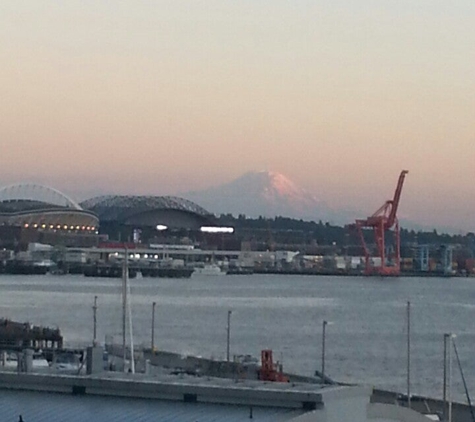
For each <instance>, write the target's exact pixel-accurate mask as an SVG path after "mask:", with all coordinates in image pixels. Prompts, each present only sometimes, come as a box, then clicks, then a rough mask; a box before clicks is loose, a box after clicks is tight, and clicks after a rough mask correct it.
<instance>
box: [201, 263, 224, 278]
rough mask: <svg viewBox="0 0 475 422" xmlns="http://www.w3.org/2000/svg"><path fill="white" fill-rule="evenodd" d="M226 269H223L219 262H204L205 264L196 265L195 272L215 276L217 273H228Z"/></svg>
mask: <svg viewBox="0 0 475 422" xmlns="http://www.w3.org/2000/svg"><path fill="white" fill-rule="evenodd" d="M226 272H227V271H225V270H223V269H222V268H221V267H220V266H219V265H217V264H204V265H203V266H197V267H195V272H194V274H196V275H203V276H215V275H226Z"/></svg>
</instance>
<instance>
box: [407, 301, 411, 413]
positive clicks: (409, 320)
mask: <svg viewBox="0 0 475 422" xmlns="http://www.w3.org/2000/svg"><path fill="white" fill-rule="evenodd" d="M407 407H408V408H409V409H410V408H411V302H407Z"/></svg>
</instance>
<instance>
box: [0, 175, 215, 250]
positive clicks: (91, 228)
mask: <svg viewBox="0 0 475 422" xmlns="http://www.w3.org/2000/svg"><path fill="white" fill-rule="evenodd" d="M214 224H215V217H214V216H213V215H212V214H211V213H210V212H208V211H206V210H205V209H203V208H202V207H200V206H199V205H197V204H195V203H194V202H191V201H188V200H186V199H183V198H178V197H174V196H126V195H106V196H98V197H95V198H91V199H88V200H86V201H84V202H82V203H80V204H79V203H77V202H75V201H74V200H73V199H71V198H70V197H68V196H67V195H65V194H64V193H62V192H60V191H58V190H56V189H54V188H51V187H47V186H43V185H38V184H33V183H21V184H15V185H10V186H6V187H4V188H2V189H0V246H1V247H4V248H9V249H13V248H15V249H21V247H22V245H26V244H28V243H31V242H39V243H47V244H51V245H64V246H96V245H98V244H99V243H100V242H101V241H104V240H108V239H113V240H119V241H127V242H132V241H134V242H138V241H140V240H141V239H153V238H156V237H157V236H158V237H160V236H161V237H162V238H163V236H167V237H173V236H175V237H177V238H179V237H183V236H186V235H190V233H198V232H199V230H200V228H201V227H203V226H212V225H214ZM157 229H158V230H157ZM165 229H166V234H165Z"/></svg>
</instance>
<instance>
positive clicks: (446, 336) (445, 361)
mask: <svg viewBox="0 0 475 422" xmlns="http://www.w3.org/2000/svg"><path fill="white" fill-rule="evenodd" d="M449 337H450V334H444V384H443V402H444V407H443V409H442V410H443V419H442V420H444V421H447V345H448V339H449Z"/></svg>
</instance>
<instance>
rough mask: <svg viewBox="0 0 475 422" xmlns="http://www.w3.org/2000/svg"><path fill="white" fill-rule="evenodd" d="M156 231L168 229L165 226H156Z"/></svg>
mask: <svg viewBox="0 0 475 422" xmlns="http://www.w3.org/2000/svg"><path fill="white" fill-rule="evenodd" d="M155 228H156V229H157V230H158V231H163V230H166V229H168V226H165V225H163V224H157V227H155Z"/></svg>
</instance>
